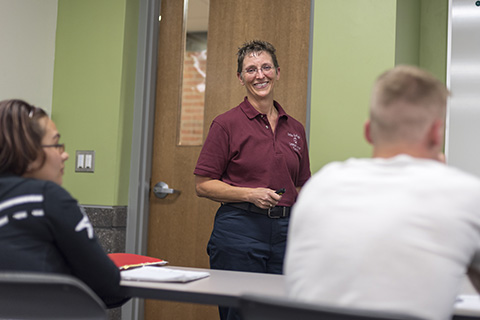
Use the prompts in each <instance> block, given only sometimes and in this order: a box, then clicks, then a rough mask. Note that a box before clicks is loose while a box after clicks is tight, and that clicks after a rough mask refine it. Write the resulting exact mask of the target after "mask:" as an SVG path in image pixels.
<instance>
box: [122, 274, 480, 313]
mask: <svg viewBox="0 0 480 320" xmlns="http://www.w3.org/2000/svg"><path fill="white" fill-rule="evenodd" d="M170 268H175V269H181V270H193V271H207V272H209V273H210V277H208V278H204V279H200V280H195V281H192V282H187V283H168V282H145V281H126V280H122V281H121V283H120V285H121V286H122V291H123V293H124V294H125V295H128V296H131V297H139V298H145V299H158V300H168V301H179V302H188V303H200V304H211V305H221V306H226V307H236V308H238V307H239V298H240V296H241V295H243V294H247V293H251V294H260V295H269V296H278V297H282V296H283V297H284V296H285V295H286V289H285V283H284V276H283V275H274V274H265V273H253V272H240V271H224V270H211V269H199V268H186V267H170ZM461 294H462V295H466V296H464V297H465V299H463V300H462V301H460V302H458V303H457V304H456V306H455V316H456V317H455V318H461V319H464V318H469V317H474V318H478V319H480V296H478V295H477V294H476V291H475V289H474V288H473V287H472V285H471V284H470V281H468V279H467V278H465V282H464V285H463V287H462V290H461ZM461 297H462V296H461Z"/></svg>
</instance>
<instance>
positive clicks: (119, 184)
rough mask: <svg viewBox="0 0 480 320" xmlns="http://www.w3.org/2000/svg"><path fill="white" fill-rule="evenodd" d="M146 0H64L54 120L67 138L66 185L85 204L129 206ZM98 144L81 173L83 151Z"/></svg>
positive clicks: (59, 20) (61, 0) (60, 8)
mask: <svg viewBox="0 0 480 320" xmlns="http://www.w3.org/2000/svg"><path fill="white" fill-rule="evenodd" d="M138 8H139V1H138V0H102V1H99V0H82V1H71V0H59V1H58V17H57V34H56V47H55V70H54V88H53V106H52V118H53V120H54V121H55V122H56V123H57V127H58V129H59V131H60V132H61V134H62V139H61V140H62V141H63V142H65V143H66V147H67V151H68V153H69V154H70V160H69V161H67V163H66V170H65V177H64V187H65V188H66V189H67V190H68V191H69V192H71V193H72V195H74V197H76V198H77V199H78V200H79V202H80V203H81V204H85V205H105V206H115V205H126V204H127V202H128V184H129V181H128V180H129V167H130V148H131V136H132V118H133V101H134V89H135V67H136V51H137V30H138V27H137V26H138ZM76 150H95V153H96V154H95V172H94V173H76V172H75V171H74V170H75V168H74V167H75V151H76Z"/></svg>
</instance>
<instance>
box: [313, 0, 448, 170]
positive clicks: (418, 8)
mask: <svg viewBox="0 0 480 320" xmlns="http://www.w3.org/2000/svg"><path fill="white" fill-rule="evenodd" d="M447 13H448V0H421V1H419V0H316V1H315V12H314V19H315V20H314V34H313V39H314V43H313V60H312V63H313V66H312V69H313V70H312V96H311V118H310V161H311V169H312V173H314V172H316V171H318V170H319V169H320V168H321V167H322V166H324V165H325V164H327V163H328V162H331V161H341V160H345V159H347V158H350V157H369V156H370V155H371V147H370V145H368V143H367V142H366V141H365V140H364V138H363V125H364V123H365V121H366V120H367V118H368V105H369V100H370V92H371V88H372V85H373V82H374V80H375V78H376V77H377V76H378V75H379V74H380V73H382V72H383V71H385V70H386V69H389V68H391V67H393V66H394V65H395V64H399V63H409V64H417V65H420V66H421V67H423V68H426V69H428V70H430V71H431V72H432V73H434V74H435V75H437V76H438V77H439V78H440V79H445V70H446V68H445V66H446V43H447Z"/></svg>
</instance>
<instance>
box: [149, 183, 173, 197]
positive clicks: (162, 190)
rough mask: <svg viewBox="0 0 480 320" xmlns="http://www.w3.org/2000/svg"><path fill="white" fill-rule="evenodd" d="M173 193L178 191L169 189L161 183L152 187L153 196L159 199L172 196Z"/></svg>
mask: <svg viewBox="0 0 480 320" xmlns="http://www.w3.org/2000/svg"><path fill="white" fill-rule="evenodd" d="M173 193H180V190H175V189H171V188H169V187H168V184H166V183H165V182H163V181H160V182H159V183H157V184H156V185H155V187H153V194H155V196H156V197H157V198H160V199H163V198H165V197H166V196H168V195H169V194H173Z"/></svg>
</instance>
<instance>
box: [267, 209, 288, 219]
mask: <svg viewBox="0 0 480 320" xmlns="http://www.w3.org/2000/svg"><path fill="white" fill-rule="evenodd" d="M274 208H275V207H273V208H268V211H267V216H268V217H269V218H270V219H279V218H285V216H286V214H285V210H286V207H282V213H281V214H279V215H272V213H273V212H272V211H271V209H274Z"/></svg>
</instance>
